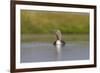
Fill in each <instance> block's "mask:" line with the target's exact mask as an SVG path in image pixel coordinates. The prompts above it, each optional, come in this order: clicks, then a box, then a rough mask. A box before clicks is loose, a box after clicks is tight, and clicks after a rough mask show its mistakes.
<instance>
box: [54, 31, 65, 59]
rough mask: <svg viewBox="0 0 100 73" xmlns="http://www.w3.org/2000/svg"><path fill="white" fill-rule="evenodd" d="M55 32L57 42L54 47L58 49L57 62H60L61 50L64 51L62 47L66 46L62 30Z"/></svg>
mask: <svg viewBox="0 0 100 73" xmlns="http://www.w3.org/2000/svg"><path fill="white" fill-rule="evenodd" d="M54 32H55V34H56V41H54V43H53V45H54V46H55V47H56V52H57V60H60V58H61V50H62V47H64V46H65V42H64V41H63V40H62V34H61V31H60V30H54Z"/></svg>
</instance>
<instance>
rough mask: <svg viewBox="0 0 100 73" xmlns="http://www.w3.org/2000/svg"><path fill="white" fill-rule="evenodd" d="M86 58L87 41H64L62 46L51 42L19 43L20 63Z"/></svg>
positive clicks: (87, 54)
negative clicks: (64, 43)
mask: <svg viewBox="0 0 100 73" xmlns="http://www.w3.org/2000/svg"><path fill="white" fill-rule="evenodd" d="M88 59H89V44H88V43H66V45H65V46H64V47H59V46H58V47H55V46H54V45H53V44H51V43H34V42H32V43H22V44H21V63H30V62H50V61H69V60H88Z"/></svg>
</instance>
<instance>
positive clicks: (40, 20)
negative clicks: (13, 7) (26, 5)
mask: <svg viewBox="0 0 100 73" xmlns="http://www.w3.org/2000/svg"><path fill="white" fill-rule="evenodd" d="M54 29H59V30H60V31H61V32H62V33H63V34H68V33H69V34H72V33H75V34H76V33H78V34H79V33H81V34H83V33H89V14H86V13H68V12H50V11H48V12H47V11H31V10H21V34H51V33H50V32H51V31H52V30H54Z"/></svg>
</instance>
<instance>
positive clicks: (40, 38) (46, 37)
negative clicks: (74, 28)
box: [21, 34, 89, 43]
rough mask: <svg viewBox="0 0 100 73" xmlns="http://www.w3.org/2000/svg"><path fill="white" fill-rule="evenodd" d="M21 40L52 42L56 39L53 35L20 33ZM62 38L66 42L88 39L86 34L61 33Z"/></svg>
mask: <svg viewBox="0 0 100 73" xmlns="http://www.w3.org/2000/svg"><path fill="white" fill-rule="evenodd" d="M21 37H22V39H21V41H22V42H51V43H52V42H54V41H55V40H56V37H55V35H40V34H37V35H22V36H21ZM63 40H64V41H65V42H66V43H67V42H74V41H75V42H76V41H89V36H88V35H87V34H81V35H80V34H66V35H63Z"/></svg>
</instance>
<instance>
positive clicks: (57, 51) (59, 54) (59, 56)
mask: <svg viewBox="0 0 100 73" xmlns="http://www.w3.org/2000/svg"><path fill="white" fill-rule="evenodd" d="M55 47H56V54H57V55H56V59H57V61H59V60H60V59H61V49H62V46H61V45H60V44H57V45H56V46H55Z"/></svg>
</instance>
